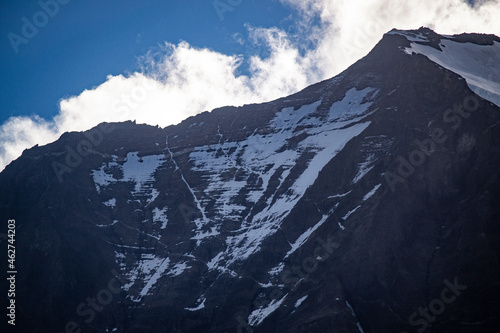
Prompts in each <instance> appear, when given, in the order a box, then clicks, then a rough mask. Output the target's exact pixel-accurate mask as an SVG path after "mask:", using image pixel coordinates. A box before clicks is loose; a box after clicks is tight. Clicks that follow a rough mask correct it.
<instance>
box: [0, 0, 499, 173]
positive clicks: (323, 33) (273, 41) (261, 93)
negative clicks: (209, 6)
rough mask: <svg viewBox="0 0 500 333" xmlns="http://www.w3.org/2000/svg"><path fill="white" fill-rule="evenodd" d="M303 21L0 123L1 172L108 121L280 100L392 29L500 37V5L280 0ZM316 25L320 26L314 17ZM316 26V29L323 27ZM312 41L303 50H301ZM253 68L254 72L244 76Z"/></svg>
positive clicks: (158, 64) (182, 49) (156, 65)
mask: <svg viewBox="0 0 500 333" xmlns="http://www.w3.org/2000/svg"><path fill="white" fill-rule="evenodd" d="M281 2H282V3H284V4H285V5H288V6H291V7H292V8H294V9H295V10H296V11H297V12H298V13H299V17H300V18H301V19H300V20H298V21H297V22H296V25H297V26H296V31H298V33H297V34H296V35H289V34H287V33H285V32H284V31H281V30H279V29H277V28H253V27H249V28H248V31H249V32H248V40H247V41H245V40H244V39H243V37H244V36H241V35H238V36H237V38H238V41H239V43H240V44H241V43H248V42H250V43H253V44H255V45H256V46H259V47H261V48H265V49H266V50H267V51H268V54H269V56H267V57H265V58H262V57H260V56H258V55H254V56H251V57H249V58H248V59H244V58H243V57H242V56H237V55H225V54H221V53H218V52H215V51H213V50H209V49H199V48H196V47H193V46H191V45H189V44H188V43H187V42H181V43H179V44H178V45H173V44H170V43H166V44H165V46H164V47H162V48H161V49H160V50H157V52H156V53H150V54H147V55H146V56H145V57H144V59H143V60H144V66H145V68H146V69H145V70H144V71H143V72H142V73H134V74H132V75H130V76H127V77H125V76H122V75H118V76H109V77H108V78H107V80H106V82H104V83H103V84H101V85H100V86H98V87H96V88H94V89H92V90H85V91H84V92H82V93H81V94H80V95H78V96H74V97H71V98H68V99H64V100H61V102H60V112H59V114H58V115H57V116H56V117H54V119H52V120H51V121H48V122H47V121H44V120H42V119H40V118H38V117H36V116H35V117H13V118H10V119H9V120H7V121H6V122H5V123H4V124H2V126H0V170H1V169H3V168H4V166H5V165H6V164H8V163H9V162H10V161H12V160H13V159H15V158H17V157H18V156H19V155H20V154H21V152H22V150H23V149H25V148H29V147H31V146H33V145H35V144H46V143H49V142H51V141H54V140H55V139H57V137H58V136H60V135H61V134H62V133H63V132H66V131H81V130H86V129H89V128H91V127H93V126H95V125H97V124H98V123H100V122H103V121H124V120H129V119H132V120H134V119H135V120H137V122H139V123H148V124H152V125H160V126H166V125H169V124H175V123H178V122H180V121H181V120H183V119H185V118H186V117H188V116H191V115H194V114H197V113H199V112H202V111H205V110H211V109H213V108H215V107H218V106H224V105H242V104H246V103H253V102H261V101H267V100H271V99H274V98H278V97H281V96H284V95H287V94H290V93H292V92H295V91H297V90H299V89H301V88H304V87H305V86H307V85H308V84H311V83H314V82H316V81H318V80H321V79H325V78H328V77H331V76H334V75H335V74H338V73H339V72H340V71H342V70H344V69H345V68H347V66H349V65H350V64H352V63H354V62H355V61H356V60H358V59H359V58H361V57H362V56H364V55H366V54H367V53H368V52H369V51H370V50H371V49H372V48H373V46H374V45H375V44H376V43H377V42H378V41H379V40H380V38H381V37H382V35H383V33H385V32H387V31H389V30H391V29H392V28H399V29H415V28H418V27H420V26H428V27H430V28H432V29H434V30H435V31H437V32H438V33H444V34H454V33H462V32H485V33H494V34H496V35H500V23H499V22H500V21H498V17H500V0H489V1H488V0H486V1H476V5H475V6H474V7H471V6H469V5H468V4H466V3H465V2H464V1H462V0H420V1H411V2H410V1H397V0H335V1H334V0H281ZM318 19H319V20H318ZM318 22H319V23H318ZM304 45H307V46H308V47H307V49H304ZM243 62H247V64H248V65H249V66H248V68H249V74H248V76H245V75H241V74H238V73H239V68H240V65H241V64H242V63H243Z"/></svg>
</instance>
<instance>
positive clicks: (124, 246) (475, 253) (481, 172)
mask: <svg viewBox="0 0 500 333" xmlns="http://www.w3.org/2000/svg"><path fill="white" fill-rule="evenodd" d="M411 33H412V34H413V35H414V36H416V35H418V34H420V35H422V34H423V35H428V36H430V37H429V38H428V40H427V41H426V42H425V43H427V45H432V44H433V43H434V44H435V43H436V42H437V43H438V44H437V45H439V40H440V38H442V37H440V36H439V35H437V34H435V33H433V32H432V31H430V30H428V29H420V30H418V31H414V32H411ZM447 38H450V37H447ZM475 39H478V40H477V44H478V45H483V46H484V45H494V41H498V37H495V36H488V35H478V36H475V35H469V36H467V35H461V36H459V37H458V38H457V42H460V43H463V42H471V43H474V40H475ZM409 46H410V41H409V39H407V37H405V35H402V34H387V35H385V36H384V38H383V39H382V41H381V42H380V43H379V44H378V45H377V46H376V47H375V48H374V49H373V51H372V52H371V53H370V54H369V55H368V56H366V57H365V58H363V59H361V60H360V61H358V62H357V63H356V64H354V65H353V66H351V67H350V68H349V69H348V70H346V71H345V72H343V73H342V74H340V75H339V76H337V77H335V78H333V79H330V80H326V81H323V82H320V83H318V84H315V85H313V86H311V87H308V88H306V89H305V90H303V91H301V92H299V93H297V94H294V95H292V96H289V97H286V98H282V99H279V100H276V101H273V102H270V103H265V104H258V105H246V106H243V107H239V108H236V107H225V108H221V109H217V110H214V111H212V112H210V113H208V112H207V113H202V114H200V115H197V116H195V117H191V118H189V119H187V120H185V121H184V122H182V123H181V124H179V125H176V126H170V127H167V128H165V129H162V128H157V127H152V126H147V125H137V124H135V123H132V122H125V123H116V124H101V125H99V126H98V127H96V128H94V129H92V130H90V131H88V132H85V133H66V134H64V135H63V136H61V138H60V139H59V140H58V141H56V142H54V143H52V144H49V145H47V146H44V147H35V148H32V149H30V150H27V151H25V152H24V153H23V155H22V156H21V157H20V158H19V159H18V160H16V161H14V162H13V163H11V164H10V165H9V166H7V168H6V169H5V170H4V171H3V172H2V173H1V174H0V188H1V191H0V202H1V209H0V217H1V219H2V221H7V220H8V219H12V218H15V219H16V223H17V230H16V232H17V234H16V244H15V245H16V249H17V259H16V263H17V270H18V275H17V281H16V285H17V293H16V304H17V312H16V315H17V321H16V328H19V331H20V332H28V331H29V332H73V331H74V332H112V331H118V332H122V331H123V332H214V333H215V332H217V333H219V332H220V333H222V332H360V331H364V332H402V331H406V332H424V331H428V332H493V331H494V328H496V327H498V324H499V321H500V318H499V315H500V306H499V300H500V285H499V284H500V265H499V258H498V254H499V247H500V227H499V222H500V216H499V212H500V179H499V175H500V172H499V171H500V149H499V144H500V132H499V119H500V117H499V113H500V108H499V107H498V106H496V105H494V104H493V103H491V102H489V101H487V100H484V99H482V98H481V97H479V96H478V95H476V94H475V93H474V92H472V91H471V90H470V89H469V87H468V85H467V82H465V80H464V79H463V78H461V77H460V76H458V75H457V74H455V73H453V72H451V71H449V70H446V69H444V68H442V67H440V66H438V65H436V64H435V63H434V62H432V61H431V60H429V59H428V58H427V57H426V56H424V55H417V54H413V55H410V54H407V53H405V52H403V51H402V50H403V49H404V48H405V47H409ZM1 242H2V244H6V239H3V238H2V241H1ZM3 265H4V266H2V269H3V270H4V271H7V268H6V267H5V266H6V264H5V263H4V264H3ZM5 283H6V282H5V280H4V282H3V284H2V288H3V289H2V290H7V286H6V285H5ZM4 303H5V304H4ZM4 303H2V304H4V305H5V306H7V305H6V304H7V303H6V302H5V301H4ZM4 324H5V323H4V322H2V325H4Z"/></svg>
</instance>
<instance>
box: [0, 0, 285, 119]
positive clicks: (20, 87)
mask: <svg viewBox="0 0 500 333" xmlns="http://www.w3.org/2000/svg"><path fill="white" fill-rule="evenodd" d="M42 2H44V3H47V4H49V3H50V1H46V0H42ZM239 2H240V1H237V0H234V1H232V2H231V3H233V4H237V3H239ZM229 3H230V2H229V1H221V2H220V3H216V5H217V6H215V5H214V2H213V1H210V0H188V1H186V0H183V1H181V0H174V1H164V0H163V1H162V0H146V1H132V0H125V1H123V0H122V1H118V0H105V1H102V0H101V1H97V0H86V1H83V0H71V1H69V2H68V3H67V4H64V5H59V6H60V10H59V13H57V15H55V16H54V17H53V18H50V20H49V21H48V23H47V24H46V25H45V26H43V27H41V28H39V31H38V34H37V35H36V36H34V37H33V38H31V39H29V42H28V43H27V44H19V46H18V52H17V53H16V52H15V50H14V47H13V46H12V44H11V42H10V41H9V39H8V37H7V35H8V33H10V32H13V33H16V34H18V35H19V36H22V32H21V29H22V27H23V25H24V23H23V21H22V18H23V17H26V18H28V19H29V20H30V21H31V22H33V16H34V15H35V14H36V13H37V12H39V11H41V10H42V8H41V7H40V5H39V4H38V1H33V0H31V1H30V0H20V1H12V2H7V1H3V2H2V4H1V7H0V8H1V9H0V12H1V13H2V14H1V15H2V19H1V20H0V29H1V34H0V35H1V36H2V37H3V38H2V39H1V44H0V47H1V52H0V55H1V59H0V77H1V78H2V79H1V82H0V89H1V91H2V94H1V95H0V112H1V114H0V123H2V122H4V121H5V120H6V119H7V118H8V117H10V116H18V115H31V114H38V115H40V116H42V117H45V118H49V117H51V116H54V115H55V114H56V113H57V111H58V101H59V100H60V99H61V98H63V97H67V96H69V95H76V94H79V93H80V92H82V91H83V90H84V89H88V88H92V87H93V86H97V85H99V84H101V83H103V82H104V81H105V80H106V76H107V75H109V74H113V75H118V74H121V73H127V72H133V71H135V70H138V63H137V58H138V57H140V56H142V55H144V54H145V53H146V52H147V51H148V50H149V49H151V48H154V47H156V46H157V45H159V44H161V43H163V42H164V41H170V42H173V43H178V42H179V41H180V40H185V41H188V42H189V43H190V44H192V45H194V46H198V47H208V48H211V49H214V50H216V51H219V52H222V53H226V54H234V53H237V54H240V53H245V52H248V50H245V46H242V45H240V44H238V43H237V42H236V41H235V39H234V37H233V35H234V34H235V33H240V34H244V33H245V31H246V28H245V26H244V24H245V23H249V24H251V25H254V26H275V25H277V26H279V27H282V28H284V29H287V28H289V26H290V22H291V20H290V15H291V14H292V10H291V8H290V7H289V6H283V5H282V4H281V3H279V2H277V1H273V0H270V1H269V0H267V1H256V0H245V1H241V3H240V4H239V5H236V6H232V5H230V4H229ZM221 4H222V5H221ZM223 4H226V5H227V6H229V7H225V6H224V5H223ZM216 7H217V8H216ZM230 9H232V11H230ZM219 14H221V15H222V18H223V20H221V16H220V15H219ZM41 22H43V21H41Z"/></svg>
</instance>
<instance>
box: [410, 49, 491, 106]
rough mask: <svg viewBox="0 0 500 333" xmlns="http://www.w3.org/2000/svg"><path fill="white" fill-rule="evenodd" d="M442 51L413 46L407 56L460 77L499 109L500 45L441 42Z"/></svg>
mask: <svg viewBox="0 0 500 333" xmlns="http://www.w3.org/2000/svg"><path fill="white" fill-rule="evenodd" d="M440 47H441V49H442V51H439V50H437V49H435V48H433V47H432V46H428V45H422V44H418V43H412V44H411V46H410V47H409V48H406V51H407V53H409V54H411V53H417V54H423V55H425V56H426V57H427V58H429V59H430V60H432V61H434V62H435V63H437V64H438V65H440V66H442V67H444V68H446V69H448V70H450V71H452V72H455V73H457V74H458V75H460V76H462V77H463V78H464V79H465V80H466V81H467V84H468V85H469V87H470V89H471V90H472V91H474V92H475V93H476V94H478V95H479V96H481V97H482V98H484V99H487V100H489V101H490V102H492V103H494V104H496V105H498V106H500V43H499V42H496V41H494V42H493V45H477V44H474V43H458V42H455V41H453V40H448V39H443V40H441V45H440Z"/></svg>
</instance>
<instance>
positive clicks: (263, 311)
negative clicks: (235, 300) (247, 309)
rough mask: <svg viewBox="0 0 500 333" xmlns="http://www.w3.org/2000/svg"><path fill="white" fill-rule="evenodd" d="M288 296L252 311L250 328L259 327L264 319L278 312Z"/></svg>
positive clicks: (249, 317)
mask: <svg viewBox="0 0 500 333" xmlns="http://www.w3.org/2000/svg"><path fill="white" fill-rule="evenodd" d="M287 296H288V294H286V295H285V296H283V298H281V299H280V300H274V299H273V300H272V301H271V303H269V304H268V305H267V306H265V307H260V308H258V309H256V310H254V311H252V313H251V314H250V315H249V316H248V324H249V325H250V326H257V325H259V324H260V323H262V322H263V321H264V319H266V318H267V317H268V316H269V315H270V314H271V313H273V312H274V311H276V310H277V309H278V308H279V307H280V306H281V304H282V303H283V301H284V300H285V299H286V297H287Z"/></svg>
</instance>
